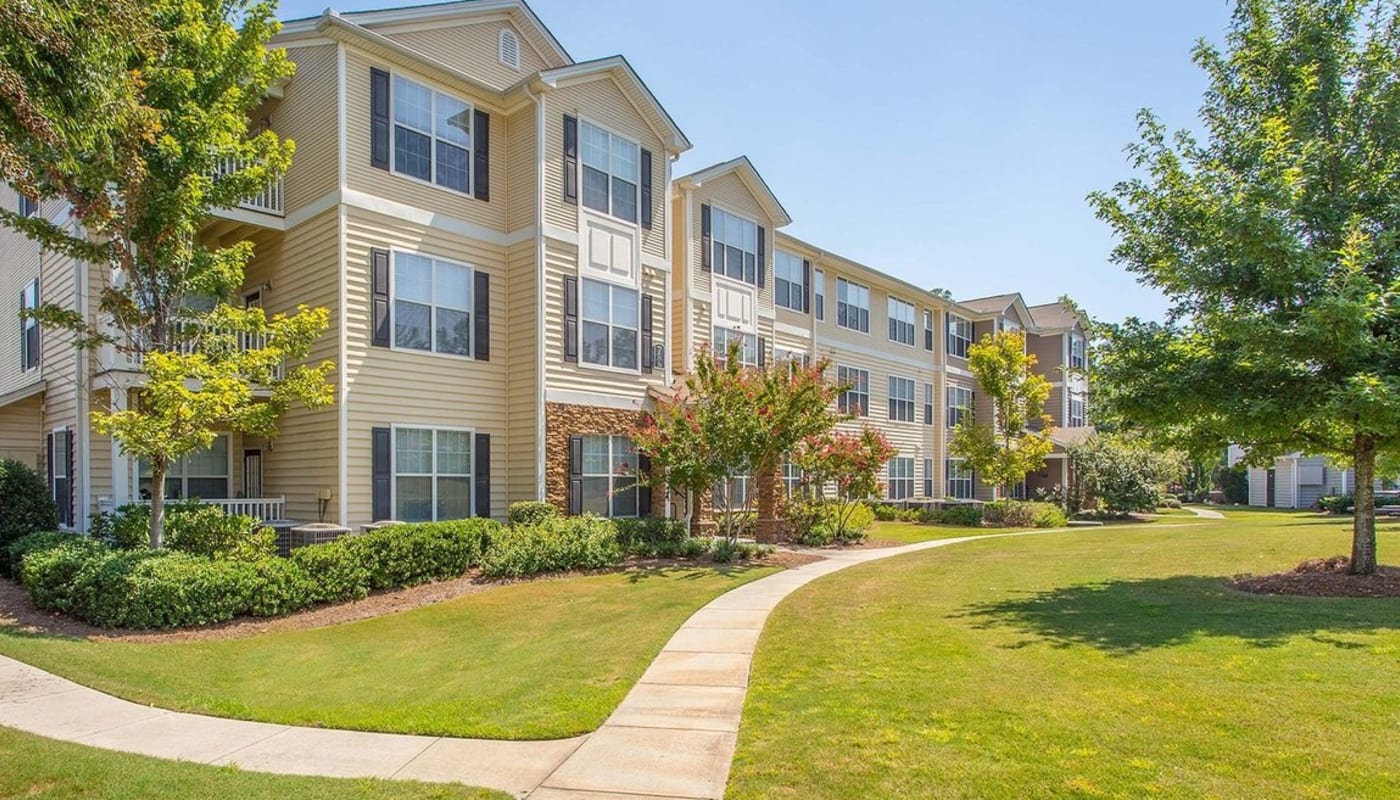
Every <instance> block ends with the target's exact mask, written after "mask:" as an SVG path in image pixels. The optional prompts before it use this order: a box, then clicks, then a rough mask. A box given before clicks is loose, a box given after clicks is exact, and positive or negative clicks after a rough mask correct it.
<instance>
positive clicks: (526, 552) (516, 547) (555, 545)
mask: <svg viewBox="0 0 1400 800" xmlns="http://www.w3.org/2000/svg"><path fill="white" fill-rule="evenodd" d="M621 561H622V546H621V545H620V544H619V542H618V531H617V526H616V525H614V524H613V522H612V521H611V520H607V519H602V518H600V517H595V516H592V515H591V514H585V515H583V516H581V517H559V518H556V519H551V520H549V521H548V522H544V523H541V524H539V525H520V526H516V527H512V528H505V529H503V530H501V531H500V532H499V534H498V535H497V536H495V537H494V538H493V539H492V541H491V546H490V548H489V549H488V550H487V551H486V554H485V555H484V556H483V557H482V563H481V571H482V573H483V574H485V575H488V576H491V577H493V578H515V577H519V576H521V575H534V574H537V573H541V572H557V571H561V570H570V569H598V568H601V567H611V566H615V565H617V564H619V563H621Z"/></svg>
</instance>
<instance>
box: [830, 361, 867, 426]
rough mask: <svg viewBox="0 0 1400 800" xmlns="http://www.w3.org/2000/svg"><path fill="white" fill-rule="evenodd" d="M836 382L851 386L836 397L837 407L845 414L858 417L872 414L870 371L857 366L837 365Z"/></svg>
mask: <svg viewBox="0 0 1400 800" xmlns="http://www.w3.org/2000/svg"><path fill="white" fill-rule="evenodd" d="M836 383H837V384H838V385H840V386H846V387H849V388H848V389H846V391H844V392H842V393H841V394H840V395H839V396H837V398H836V408H837V410H839V411H841V412H842V413H843V414H855V415H856V416H858V417H866V416H869V415H870V372H869V371H868V370H863V369H856V368H855V367H837V368H836Z"/></svg>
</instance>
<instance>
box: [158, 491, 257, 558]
mask: <svg viewBox="0 0 1400 800" xmlns="http://www.w3.org/2000/svg"><path fill="white" fill-rule="evenodd" d="M147 517H148V518H149V512H148V513H147ZM256 526H257V521H256V520H254V519H253V518H252V517H245V516H241V515H236V514H225V513H224V511H223V509H221V508H219V507H218V506H211V505H208V504H206V503H199V502H190V503H180V504H178V505H174V506H171V508H170V510H169V511H168V512H167V513H166V516H165V546H166V547H168V548H170V549H171V550H179V551H180V552H182V553H189V554H191V555H196V556H205V557H207V558H216V559H219V558H223V559H236V560H241V561H257V560H260V559H263V558H269V557H271V556H275V555H276V554H277V539H276V534H273V533H272V532H271V531H269V530H267V529H266V528H259V529H258V530H257V531H255V530H254V528H255V527H256ZM262 531H266V533H267V534H269V535H259V534H260V533H261V532H262Z"/></svg>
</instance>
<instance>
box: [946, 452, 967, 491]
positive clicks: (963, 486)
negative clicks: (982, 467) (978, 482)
mask: <svg viewBox="0 0 1400 800" xmlns="http://www.w3.org/2000/svg"><path fill="white" fill-rule="evenodd" d="M946 468H947V470H948V496H949V497H952V498H954V499H957V500H971V499H972V470H971V469H969V468H968V467H967V465H966V464H965V463H964V462H963V460H962V459H961V458H950V459H948V461H947V464H946Z"/></svg>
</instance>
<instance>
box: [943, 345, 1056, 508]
mask: <svg viewBox="0 0 1400 800" xmlns="http://www.w3.org/2000/svg"><path fill="white" fill-rule="evenodd" d="M1035 364H1036V357H1035V356H1034V355H1032V354H1030V353H1027V352H1026V338H1025V335H1024V334H1022V333H1021V332H1020V331H999V332H997V333H995V334H989V335H987V336H984V337H982V341H980V342H977V343H975V344H973V345H972V346H971V347H969V348H968V350H967V369H968V372H971V373H972V374H973V376H974V377H975V378H977V381H978V384H979V385H980V386H981V389H982V391H983V393H985V394H986V396H987V397H988V399H990V400H991V402H992V418H991V419H990V420H987V421H985V422H984V421H979V420H977V419H975V418H974V415H971V414H969V415H966V416H964V417H963V420H962V422H960V423H959V424H958V427H957V428H956V429H955V430H954V431H953V438H952V440H951V441H949V443H948V452H950V453H952V454H953V455H954V456H957V457H959V458H963V459H966V461H967V465H968V466H969V467H971V468H972V469H974V470H976V471H977V473H978V474H980V475H981V476H982V477H983V480H985V481H986V482H988V483H990V484H992V485H993V486H999V487H1001V489H1002V490H1003V491H1004V492H1007V493H1009V492H1010V489H1011V487H1013V486H1015V485H1016V484H1017V483H1019V482H1020V481H1022V480H1024V479H1025V477H1026V475H1027V473H1030V472H1032V471H1034V470H1038V469H1040V468H1041V467H1043V466H1044V465H1045V458H1046V456H1048V455H1050V451H1051V450H1052V449H1053V448H1054V443H1053V442H1051V441H1050V434H1051V433H1053V432H1054V428H1053V427H1052V426H1051V419H1050V416H1049V415H1048V414H1046V413H1045V401H1046V400H1048V399H1049V397H1050V382H1049V381H1047V380H1046V379H1045V378H1044V377H1043V376H1041V375H1037V374H1035V373H1034V372H1033V371H1032V367H1034V366H1035ZM1032 423H1037V424H1038V427H1037V429H1034V430H1033V429H1031V427H1030V426H1031V424H1032Z"/></svg>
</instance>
